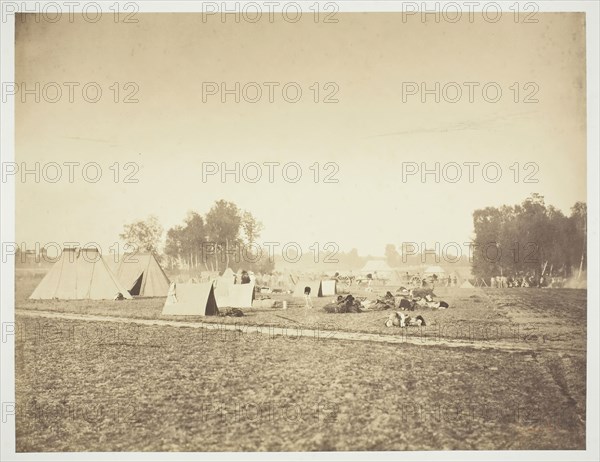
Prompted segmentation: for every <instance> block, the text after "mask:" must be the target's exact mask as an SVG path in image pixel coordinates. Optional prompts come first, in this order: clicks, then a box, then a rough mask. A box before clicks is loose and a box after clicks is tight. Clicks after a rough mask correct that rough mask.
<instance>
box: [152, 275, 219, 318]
mask: <svg viewBox="0 0 600 462" xmlns="http://www.w3.org/2000/svg"><path fill="white" fill-rule="evenodd" d="M162 314H163V315H175V316H216V315H217V314H219V309H218V308H217V301H216V299H215V293H214V289H213V283H212V281H211V282H201V283H200V284H192V283H181V284H180V283H175V282H173V283H171V286H170V287H169V293H168V295H167V300H166V302H165V306H164V307H163V310H162Z"/></svg>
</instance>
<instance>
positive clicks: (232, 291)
mask: <svg viewBox="0 0 600 462" xmlns="http://www.w3.org/2000/svg"><path fill="white" fill-rule="evenodd" d="M215 298H216V300H217V305H218V306H220V307H221V308H252V301H253V300H254V284H253V283H250V284H221V283H220V281H218V282H217V287H216V288H215Z"/></svg>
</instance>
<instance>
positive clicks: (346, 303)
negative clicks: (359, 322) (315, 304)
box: [323, 294, 362, 313]
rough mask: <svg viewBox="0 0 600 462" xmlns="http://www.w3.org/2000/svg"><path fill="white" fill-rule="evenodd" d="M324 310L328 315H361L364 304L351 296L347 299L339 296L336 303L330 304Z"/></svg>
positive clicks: (347, 296)
mask: <svg viewBox="0 0 600 462" xmlns="http://www.w3.org/2000/svg"><path fill="white" fill-rule="evenodd" d="M323 309H324V310H325V311H327V312H328V313H361V312H362V303H360V300H357V299H356V298H354V297H353V296H352V295H350V294H349V295H346V296H345V297H342V296H341V295H339V296H338V298H337V301H336V302H335V303H328V304H327V305H325V306H324V307H323Z"/></svg>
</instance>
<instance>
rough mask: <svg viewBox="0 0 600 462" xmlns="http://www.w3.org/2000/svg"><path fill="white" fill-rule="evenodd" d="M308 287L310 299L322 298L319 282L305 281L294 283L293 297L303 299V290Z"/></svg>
mask: <svg viewBox="0 0 600 462" xmlns="http://www.w3.org/2000/svg"><path fill="white" fill-rule="evenodd" d="M305 287H310V295H311V296H312V297H322V296H323V292H322V291H321V281H319V280H317V281H308V280H306V279H304V280H303V279H300V281H298V282H297V283H296V287H295V288H294V297H304V288H305Z"/></svg>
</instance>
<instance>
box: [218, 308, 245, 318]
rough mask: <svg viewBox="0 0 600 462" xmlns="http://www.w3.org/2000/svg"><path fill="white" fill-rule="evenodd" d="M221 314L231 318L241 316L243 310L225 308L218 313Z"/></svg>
mask: <svg viewBox="0 0 600 462" xmlns="http://www.w3.org/2000/svg"><path fill="white" fill-rule="evenodd" d="M219 314H220V315H221V316H230V317H232V318H241V317H242V316H244V312H243V311H242V310H240V309H239V308H227V309H226V310H225V311H224V312H222V313H221V312H220V313H219Z"/></svg>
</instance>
